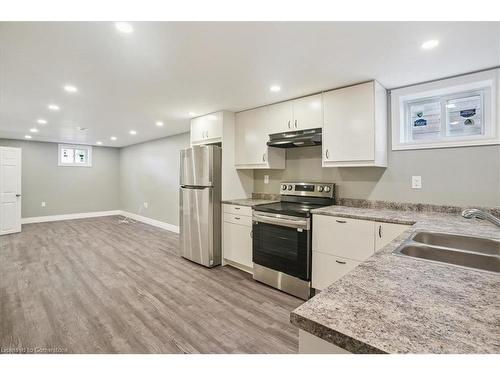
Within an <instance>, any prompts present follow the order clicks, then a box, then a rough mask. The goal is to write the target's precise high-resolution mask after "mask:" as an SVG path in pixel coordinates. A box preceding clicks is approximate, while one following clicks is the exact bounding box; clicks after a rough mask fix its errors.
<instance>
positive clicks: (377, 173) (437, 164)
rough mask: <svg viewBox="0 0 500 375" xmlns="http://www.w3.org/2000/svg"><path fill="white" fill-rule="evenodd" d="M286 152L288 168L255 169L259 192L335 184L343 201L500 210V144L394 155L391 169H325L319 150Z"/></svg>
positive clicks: (414, 151) (410, 151) (391, 160)
mask: <svg viewBox="0 0 500 375" xmlns="http://www.w3.org/2000/svg"><path fill="white" fill-rule="evenodd" d="M286 153H287V155H286V169H284V170H255V172H254V192H255V193H271V194H277V193H279V191H280V182H281V181H315V182H335V183H336V186H337V198H339V199H344V198H353V199H362V200H369V201H388V202H410V203H425V204H434V205H448V206H458V207H463V206H484V207H496V206H497V207H500V168H498V162H499V160H500V146H481V147H467V148H463V147H462V148H447V149H433V150H406V151H389V154H388V157H389V166H388V167H387V168H374V167H366V168H365V167H359V168H322V167H321V147H318V146H316V147H303V148H294V149H288V150H287V151H286ZM479 166H480V167H479ZM265 175H268V176H269V183H268V184H265V183H264V176H265ZM412 176H421V177H422V189H412V188H411V177H412Z"/></svg>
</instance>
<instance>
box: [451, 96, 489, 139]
mask: <svg viewBox="0 0 500 375" xmlns="http://www.w3.org/2000/svg"><path fill="white" fill-rule="evenodd" d="M446 111H447V116H446V117H447V123H446V135H447V136H449V137H463V136H473V135H481V134H484V121H483V106H482V95H481V94H477V93H476V94H470V93H468V94H465V95H464V96H462V97H458V98H454V99H449V100H447V102H446Z"/></svg>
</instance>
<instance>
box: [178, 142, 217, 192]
mask: <svg viewBox="0 0 500 375" xmlns="http://www.w3.org/2000/svg"><path fill="white" fill-rule="evenodd" d="M212 156H213V151H212V149H211V147H205V146H194V147H191V148H188V149H185V150H181V170H180V176H181V181H180V184H181V186H212V184H213V181H212V172H213V171H212V166H213V162H212V160H213V157H212Z"/></svg>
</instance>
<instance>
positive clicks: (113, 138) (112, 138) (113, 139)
mask: <svg viewBox="0 0 500 375" xmlns="http://www.w3.org/2000/svg"><path fill="white" fill-rule="evenodd" d="M109 139H111V140H112V141H116V139H117V138H116V137H115V136H113V137H110V138H109Z"/></svg>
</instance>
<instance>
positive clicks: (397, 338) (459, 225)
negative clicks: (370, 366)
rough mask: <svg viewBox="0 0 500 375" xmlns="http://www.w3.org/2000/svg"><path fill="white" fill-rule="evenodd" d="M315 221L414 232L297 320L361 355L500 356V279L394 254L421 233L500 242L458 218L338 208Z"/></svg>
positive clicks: (491, 231)
mask: <svg viewBox="0 0 500 375" xmlns="http://www.w3.org/2000/svg"><path fill="white" fill-rule="evenodd" d="M312 212H313V213H314V214H322V215H330V216H340V217H346V218H355V219H364V220H374V221H381V222H389V223H398V224H410V225H412V226H411V227H409V229H408V230H407V231H405V233H403V234H402V235H400V236H399V237H397V238H396V239H395V240H393V241H392V242H391V243H389V244H388V245H386V246H385V247H384V248H382V249H381V250H380V251H378V252H377V253H375V254H374V255H373V256H372V257H370V258H369V259H368V260H367V261H365V262H364V263H362V264H361V265H360V266H358V267H357V268H355V269H354V270H352V271H351V272H350V273H348V274H347V275H345V276H344V277H343V278H341V279H340V280H338V281H337V282H335V283H333V284H332V285H330V286H329V287H328V288H327V289H325V290H323V291H322V292H321V293H320V294H318V295H316V296H315V297H313V298H312V299H310V300H309V301H307V302H305V303H304V304H303V305H301V306H299V307H298V308H297V309H296V310H294V311H293V312H292V313H291V315H290V321H291V322H292V323H293V324H294V325H295V326H297V327H299V328H300V329H303V330H305V331H307V332H309V333H311V334H314V335H316V336H318V337H320V338H322V339H324V340H326V341H329V342H331V343H333V344H335V345H337V346H339V347H342V348H344V349H346V350H348V351H350V352H354V353H500V297H499V295H500V275H499V274H494V273H489V272H481V271H474V270H470V269H465V268H460V267H456V266H449V265H445V264H439V263H432V262H426V261H422V260H418V259H415V258H411V257H402V256H396V255H393V254H392V251H393V250H394V249H396V248H397V247H398V246H399V245H400V244H401V243H402V242H403V241H404V240H406V239H408V238H409V237H410V235H411V234H412V233H413V232H415V231H420V230H426V231H438V232H447V233H456V234H462V235H471V236H480V237H488V238H495V239H500V230H499V229H498V228H496V227H495V226H494V225H492V224H490V223H487V222H483V221H479V220H476V219H474V220H467V219H463V218H461V217H460V215H457V214H448V213H440V212H412V211H396V210H388V209H370V208H356V207H345V206H330V207H324V208H320V209H317V210H313V211H312Z"/></svg>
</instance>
